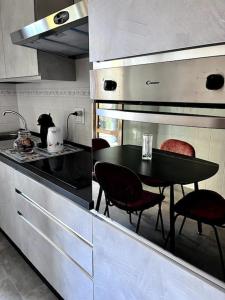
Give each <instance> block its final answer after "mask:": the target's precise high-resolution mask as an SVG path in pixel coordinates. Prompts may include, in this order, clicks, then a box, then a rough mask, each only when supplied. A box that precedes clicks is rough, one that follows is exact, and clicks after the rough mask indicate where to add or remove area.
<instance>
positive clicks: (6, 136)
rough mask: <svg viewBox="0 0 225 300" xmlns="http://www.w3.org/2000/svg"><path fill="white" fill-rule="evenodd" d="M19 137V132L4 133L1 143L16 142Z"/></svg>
mask: <svg viewBox="0 0 225 300" xmlns="http://www.w3.org/2000/svg"><path fill="white" fill-rule="evenodd" d="M17 135H18V133H17V132H2V133H0V141H8V140H15V139H16V138H17Z"/></svg>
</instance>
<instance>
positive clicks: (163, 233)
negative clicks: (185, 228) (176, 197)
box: [159, 203, 165, 240]
mask: <svg viewBox="0 0 225 300" xmlns="http://www.w3.org/2000/svg"><path fill="white" fill-rule="evenodd" d="M161 206H162V204H161V203H160V204H159V218H160V223H161V230H162V237H163V239H164V240H165V231H164V224H163V217H162V209H161Z"/></svg>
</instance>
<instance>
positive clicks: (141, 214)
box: [136, 210, 143, 233]
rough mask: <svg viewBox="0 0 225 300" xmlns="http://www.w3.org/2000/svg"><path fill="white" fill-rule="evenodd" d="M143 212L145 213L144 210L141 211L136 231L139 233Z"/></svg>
mask: <svg viewBox="0 0 225 300" xmlns="http://www.w3.org/2000/svg"><path fill="white" fill-rule="evenodd" d="M142 213H143V210H141V211H140V213H139V217H138V222H137V226H136V233H138V231H139V227H140V222H141V216H142Z"/></svg>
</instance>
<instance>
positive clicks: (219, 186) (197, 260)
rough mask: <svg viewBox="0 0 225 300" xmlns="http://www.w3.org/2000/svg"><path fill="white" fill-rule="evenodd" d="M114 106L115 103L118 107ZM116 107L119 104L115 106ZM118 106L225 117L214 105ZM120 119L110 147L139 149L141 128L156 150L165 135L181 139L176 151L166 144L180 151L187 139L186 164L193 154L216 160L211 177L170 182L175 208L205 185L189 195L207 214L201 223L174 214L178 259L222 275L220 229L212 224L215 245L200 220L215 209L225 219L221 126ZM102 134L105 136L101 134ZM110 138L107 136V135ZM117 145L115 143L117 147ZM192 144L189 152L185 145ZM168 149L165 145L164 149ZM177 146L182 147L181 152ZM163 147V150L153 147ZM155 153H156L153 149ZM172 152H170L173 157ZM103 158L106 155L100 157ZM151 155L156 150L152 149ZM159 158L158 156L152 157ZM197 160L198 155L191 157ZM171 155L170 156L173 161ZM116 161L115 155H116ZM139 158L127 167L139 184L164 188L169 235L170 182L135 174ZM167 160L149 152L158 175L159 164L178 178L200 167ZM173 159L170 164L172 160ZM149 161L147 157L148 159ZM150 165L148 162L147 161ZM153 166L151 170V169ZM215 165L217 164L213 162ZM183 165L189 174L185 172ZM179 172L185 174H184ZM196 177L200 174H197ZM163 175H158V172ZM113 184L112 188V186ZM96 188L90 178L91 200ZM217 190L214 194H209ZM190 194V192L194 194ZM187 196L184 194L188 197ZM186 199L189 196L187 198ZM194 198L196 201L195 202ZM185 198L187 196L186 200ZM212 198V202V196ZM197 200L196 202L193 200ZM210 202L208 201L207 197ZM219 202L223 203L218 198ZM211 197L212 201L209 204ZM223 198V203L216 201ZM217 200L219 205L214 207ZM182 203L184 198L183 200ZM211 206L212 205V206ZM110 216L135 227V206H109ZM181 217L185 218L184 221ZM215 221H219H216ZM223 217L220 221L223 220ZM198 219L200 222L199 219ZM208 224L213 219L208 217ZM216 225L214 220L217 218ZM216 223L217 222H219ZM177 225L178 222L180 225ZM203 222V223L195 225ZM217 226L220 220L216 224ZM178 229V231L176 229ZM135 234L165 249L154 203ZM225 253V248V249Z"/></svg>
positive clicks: (223, 233)
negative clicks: (116, 138) (128, 209)
mask: <svg viewBox="0 0 225 300" xmlns="http://www.w3.org/2000/svg"><path fill="white" fill-rule="evenodd" d="M117 108H118V107H117ZM120 109H121V108H120ZM123 109H125V110H144V111H158V112H174V113H187V114H199V115H212V116H222V117H225V111H224V110H222V109H221V110H219V109H203V108H186V107H177V108H176V107H173V108H171V107H154V106H151V107H150V106H135V105H124V107H123ZM120 122H122V123H121V125H120V127H117V128H118V132H120V133H119V136H120V137H121V139H120V141H118V142H117V143H116V144H115V143H111V147H115V146H116V145H120V144H121V145H137V146H139V147H140V148H141V146H142V136H143V134H145V133H150V134H152V135H153V148H155V149H160V148H161V147H162V144H163V143H164V142H165V141H166V140H169V139H174V140H179V141H182V142H185V143H183V144H182V145H179V147H178V150H177V148H176V147H175V146H174V144H173V146H172V148H169V151H173V152H177V153H182V151H184V145H186V143H187V144H188V145H189V146H190V148H189V150H188V152H186V153H183V154H185V155H188V156H189V158H188V159H189V162H190V163H189V166H191V161H195V162H199V163H201V161H199V160H198V159H201V160H204V161H207V162H209V164H212V166H213V167H215V166H217V165H219V169H218V171H217V169H216V171H215V172H212V174H211V175H210V176H207V177H206V178H205V179H204V180H199V182H197V183H196V182H191V181H189V184H182V185H181V184H175V185H174V203H175V207H176V203H177V202H178V201H179V200H181V199H182V198H183V197H184V196H185V197H186V196H187V195H192V194H191V193H192V192H193V191H194V190H195V189H196V188H199V189H200V191H201V190H209V191H210V192H209V193H206V194H204V193H203V194H198V195H197V200H196V199H195V198H194V200H195V203H198V204H199V210H198V211H197V214H199V212H201V213H203V214H205V215H206V219H204V220H202V219H200V220H201V221H202V222H199V223H198V222H196V220H193V219H191V218H189V216H188V215H187V218H185V219H184V218H183V217H182V216H179V217H177V220H176V223H175V237H174V240H175V245H176V246H175V252H174V254H175V255H176V256H178V257H180V258H182V259H183V260H185V261H187V262H189V263H191V264H193V265H194V266H196V267H197V268H199V269H202V270H204V271H206V272H207V273H209V274H211V275H213V276H215V277H217V278H219V279H221V280H224V275H223V270H222V269H223V266H222V256H221V252H223V251H224V249H225V229H224V228H222V227H221V226H216V228H217V233H218V237H219V242H220V244H218V243H217V241H218V240H217V239H216V237H217V236H216V235H215V228H214V227H212V226H210V225H208V224H205V223H207V221H208V219H207V218H210V217H211V216H213V218H216V217H218V215H219V214H220V216H221V215H223V214H224V218H225V206H224V202H223V201H225V200H224V199H223V198H225V184H224V183H225V171H224V170H225V168H224V167H225V155H224V154H225V151H224V149H225V131H224V130H223V129H209V128H194V127H183V126H174V125H173V126H172V125H161V124H151V123H143V122H135V121H120ZM104 138H106V139H107V136H104ZM108 141H109V143H110V142H111V141H110V139H109V140H108ZM116 147H118V146H116ZM192 148H193V149H194V151H191V150H190V149H192ZM163 149H164V150H163V151H165V150H168V149H166V148H163ZM181 150H182V151H181ZM157 151H162V150H157ZM157 155H158V154H157ZM176 155H177V154H175V156H176ZM105 157H106V156H105ZM155 157H156V154H155ZM157 157H158V156H157ZM126 159H127V162H128V160H129V157H126V158H125V159H124V158H123V160H122V159H120V160H117V162H119V163H121V162H122V161H123V162H124V161H125V162H126ZM178 159H181V156H179V155H178V156H176V160H178ZM196 159H197V160H196ZM176 160H174V161H176ZM115 161H116V160H115ZM137 161H138V157H136V158H133V161H132V163H130V162H129V163H130V166H132V167H133V171H136V172H137V173H139V174H137V175H138V176H139V178H140V180H141V181H142V185H143V189H144V190H147V191H150V192H153V193H157V194H160V193H162V192H163V194H164V196H165V199H164V201H163V202H162V216H163V222H164V228H165V236H168V234H169V232H170V226H171V223H170V221H171V220H170V203H171V194H170V187H169V186H168V184H165V183H162V182H160V181H157V180H155V179H157V178H154V180H153V181H152V180H149V179H148V178H147V180H146V178H144V177H143V176H142V175H143V174H140V173H141V171H140V168H139V171H138V167H137V164H138V163H137ZM171 161H172V160H159V159H158V160H156V159H155V160H154V152H153V160H152V163H154V168H155V171H154V172H155V173H154V175H155V174H157V168H156V164H157V163H158V174H160V170H162V169H163V167H164V170H166V171H165V173H167V176H168V174H171V178H173V176H175V175H174V174H177V175H179V174H181V175H180V177H182V176H184V175H185V176H186V175H188V176H189V177H190V176H192V177H193V178H195V175H196V176H197V173H198V172H200V169H201V167H200V165H199V167H196V169H195V167H193V168H191V167H190V168H189V169H186V167H185V168H183V169H179V166H181V165H179V164H176V163H175V164H174V165H173V164H172V163H171ZM174 161H173V163H174ZM207 162H202V163H203V164H204V165H207V164H208V163H207ZM149 163H151V162H149ZM160 163H165V164H166V166H161V165H160ZM152 167H153V166H152ZM154 168H153V169H154ZM217 168H218V166H217ZM187 170H188V172H189V174H185V172H186V173H187ZM185 176H184V177H185ZM199 178H200V177H199ZM161 179H162V177H161ZM115 188H116V187H115ZM98 192H99V185H98V183H97V182H96V181H95V182H93V197H94V199H95V201H97V198H98V195H99V194H98ZM214 192H216V193H214ZM194 196H195V194H194ZM188 197H189V196H188ZM190 198H191V197H190ZM199 199H200V200H201V201H200V202H199ZM189 200H190V199H189ZM211 200H213V201H211ZM197 201H198V202H197ZM210 201H211V202H210ZM221 201H222V202H221ZM192 202H193V199H191V200H190V201H188V205H190V203H192ZM212 202H213V203H212ZM221 203H222V206H220V205H221ZM217 204H218V206H217ZM185 205H186V203H185ZM213 205H214V206H213ZM105 207H106V206H105V196H104V193H103V195H102V199H101V202H100V209H99V211H100V212H101V213H104V212H105ZM109 215H110V217H111V218H112V219H113V220H115V221H117V222H119V223H121V224H122V225H124V226H125V227H127V228H129V229H131V230H132V231H135V228H136V224H137V221H138V214H137V213H136V212H135V211H134V212H133V213H132V214H131V215H130V216H129V215H128V213H127V212H125V211H124V210H121V209H119V208H118V207H115V206H110V207H109ZM183 221H185V222H183ZM217 221H218V220H217ZM224 221H225V220H224ZM200 223H201V224H200ZM212 224H213V222H212ZM218 224H219V223H218ZM218 224H217V225H218ZM181 225H183V227H182V228H181ZM200 225H202V226H200ZM219 225H222V224H219ZM180 229H182V230H180ZM139 234H140V235H142V236H143V237H145V238H146V239H148V240H150V241H152V242H154V243H155V244H157V245H159V246H161V247H163V248H165V247H166V249H167V250H168V251H170V250H171V247H170V241H169V238H168V240H167V242H165V240H164V239H163V238H162V232H161V227H160V222H159V220H158V207H152V208H151V209H148V210H145V211H144V213H143V215H142V219H141V224H140V229H139ZM220 249H222V250H221V251H219V250H220ZM224 256H225V253H224Z"/></svg>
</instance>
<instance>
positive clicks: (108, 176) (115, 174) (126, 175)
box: [95, 162, 142, 208]
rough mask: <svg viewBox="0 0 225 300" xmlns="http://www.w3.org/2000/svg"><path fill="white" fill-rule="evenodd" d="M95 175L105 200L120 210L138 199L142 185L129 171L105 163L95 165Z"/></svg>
mask: <svg viewBox="0 0 225 300" xmlns="http://www.w3.org/2000/svg"><path fill="white" fill-rule="evenodd" d="M95 175H96V177H97V180H98V183H99V184H100V186H101V187H102V189H103V190H104V192H105V195H106V198H107V199H108V200H109V201H111V202H112V203H113V204H114V205H116V206H118V207H120V208H126V206H127V204H128V203H131V202H135V201H137V200H138V199H140V195H141V194H142V184H141V181H140V179H139V178H138V177H137V175H136V174H135V173H134V172H133V171H131V170H130V169H128V168H126V167H123V166H119V165H114V164H111V163H106V162H98V163H96V165H95Z"/></svg>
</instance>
